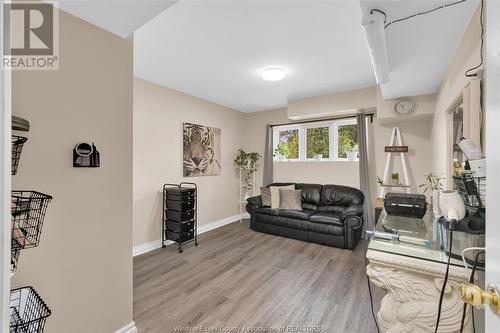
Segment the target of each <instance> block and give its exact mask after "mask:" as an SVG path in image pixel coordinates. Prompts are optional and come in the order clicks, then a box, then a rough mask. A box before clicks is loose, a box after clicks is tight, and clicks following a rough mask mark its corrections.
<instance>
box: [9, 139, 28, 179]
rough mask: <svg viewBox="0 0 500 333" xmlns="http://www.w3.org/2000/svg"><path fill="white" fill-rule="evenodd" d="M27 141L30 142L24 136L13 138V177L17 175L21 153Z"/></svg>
mask: <svg viewBox="0 0 500 333" xmlns="http://www.w3.org/2000/svg"><path fill="white" fill-rule="evenodd" d="M26 141H28V138H25V137H24V136H18V135H13V136H12V175H15V174H16V173H17V166H18V165H19V160H20V159H21V152H22V151H23V146H24V143H25V142H26Z"/></svg>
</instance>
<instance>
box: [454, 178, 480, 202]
mask: <svg viewBox="0 0 500 333" xmlns="http://www.w3.org/2000/svg"><path fill="white" fill-rule="evenodd" d="M453 181H454V182H455V189H456V190H457V191H458V193H460V195H461V196H462V199H463V200H464V202H465V204H466V205H468V206H471V207H480V206H482V207H486V177H472V176H453Z"/></svg>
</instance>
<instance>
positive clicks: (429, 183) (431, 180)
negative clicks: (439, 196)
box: [418, 172, 445, 193]
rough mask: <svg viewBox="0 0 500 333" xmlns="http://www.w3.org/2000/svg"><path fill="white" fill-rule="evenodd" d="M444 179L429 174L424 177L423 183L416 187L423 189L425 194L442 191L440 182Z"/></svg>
mask: <svg viewBox="0 0 500 333" xmlns="http://www.w3.org/2000/svg"><path fill="white" fill-rule="evenodd" d="M444 179H445V178H444V177H439V176H438V175H436V174H434V173H432V172H430V173H428V174H427V175H425V181H426V182H425V183H423V184H420V185H419V186H418V187H419V188H421V189H423V193H426V192H427V191H431V192H432V191H442V190H443V184H442V183H441V181H443V180H444Z"/></svg>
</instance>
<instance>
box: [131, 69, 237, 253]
mask: <svg viewBox="0 0 500 333" xmlns="http://www.w3.org/2000/svg"><path fill="white" fill-rule="evenodd" d="M183 122H190V123H196V124H202V125H207V126H212V127H217V128H220V129H221V149H222V152H221V162H222V163H221V168H222V170H221V174H220V176H203V177H186V178H183V176H182V147H183V146H182V123H183ZM245 126H246V124H245V122H244V114H243V113H241V112H237V111H233V110H231V109H229V108H226V107H223V106H220V105H217V104H214V103H211V102H208V101H204V100H202V99H199V98H196V97H192V96H189V95H186V94H183V93H180V92H177V91H174V90H171V89H168V88H165V87H162V86H159V85H156V84H153V83H150V82H147V81H144V80H141V79H137V78H136V79H135V80H134V246H137V245H141V244H144V243H148V242H151V241H155V240H157V239H161V204H162V201H161V189H162V186H163V184H164V183H179V182H181V181H189V182H195V183H196V184H197V185H198V188H199V196H198V198H199V204H198V224H199V226H201V225H205V224H208V223H211V222H215V221H218V220H221V219H225V218H228V217H231V216H234V215H236V214H238V203H237V201H238V200H237V193H238V192H237V191H238V177H237V173H236V169H235V167H234V165H233V158H234V154H235V152H236V150H237V149H238V148H239V147H240V146H242V144H241V143H242V142H243V141H244V140H245V139H246V138H245V137H244V135H243V128H244V127H245Z"/></svg>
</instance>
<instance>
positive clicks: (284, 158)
mask: <svg viewBox="0 0 500 333" xmlns="http://www.w3.org/2000/svg"><path fill="white" fill-rule="evenodd" d="M276 157H277V159H278V161H280V162H285V161H286V157H285V156H283V155H281V154H277V155H276Z"/></svg>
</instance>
